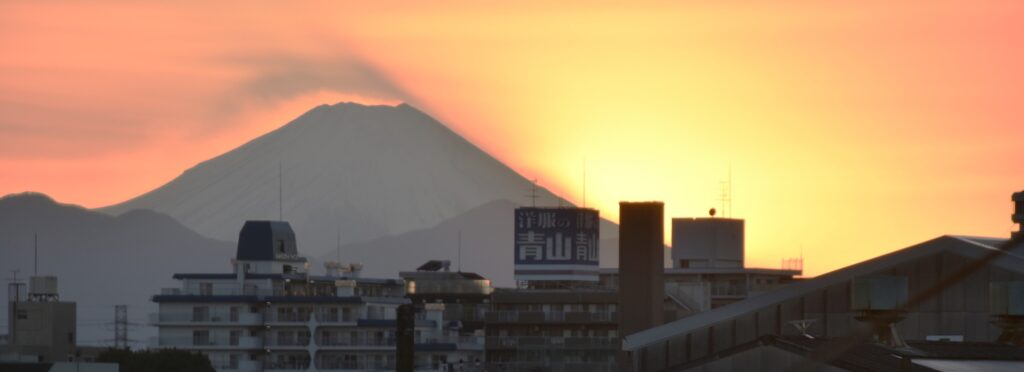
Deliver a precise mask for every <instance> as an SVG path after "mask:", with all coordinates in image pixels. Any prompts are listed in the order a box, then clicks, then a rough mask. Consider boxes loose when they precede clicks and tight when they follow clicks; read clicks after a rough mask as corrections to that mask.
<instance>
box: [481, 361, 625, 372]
mask: <svg viewBox="0 0 1024 372" xmlns="http://www.w3.org/2000/svg"><path fill="white" fill-rule="evenodd" d="M533 369H537V370H544V371H549V370H550V371H566V372H615V371H618V369H619V367H618V365H617V364H615V363H600V362H594V363H582V362H581V363H563V364H561V365H559V364H555V365H552V364H550V363H547V362H505V363H501V362H496V363H487V371H488V372H518V371H529V370H533ZM470 370H471V371H472V369H470Z"/></svg>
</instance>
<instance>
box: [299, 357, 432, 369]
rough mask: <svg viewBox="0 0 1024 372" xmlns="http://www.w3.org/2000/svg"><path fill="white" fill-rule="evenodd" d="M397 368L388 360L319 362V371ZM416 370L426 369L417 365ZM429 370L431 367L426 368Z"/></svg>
mask: <svg viewBox="0 0 1024 372" xmlns="http://www.w3.org/2000/svg"><path fill="white" fill-rule="evenodd" d="M395 368H396V366H395V362H388V361H380V362H377V361H370V360H367V361H363V360H360V361H342V360H339V361H323V362H321V363H317V367H316V370H317V371H394V370H395ZM414 369H415V370H416V371H423V370H425V369H421V368H419V366H417V367H416V368H414ZM426 370H429V369H426Z"/></svg>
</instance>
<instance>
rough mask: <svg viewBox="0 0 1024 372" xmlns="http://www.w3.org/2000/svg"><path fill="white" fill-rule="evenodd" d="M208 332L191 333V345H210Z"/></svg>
mask: <svg viewBox="0 0 1024 372" xmlns="http://www.w3.org/2000/svg"><path fill="white" fill-rule="evenodd" d="M210 344H211V343H210V331H192V345H196V346H203V345H210Z"/></svg>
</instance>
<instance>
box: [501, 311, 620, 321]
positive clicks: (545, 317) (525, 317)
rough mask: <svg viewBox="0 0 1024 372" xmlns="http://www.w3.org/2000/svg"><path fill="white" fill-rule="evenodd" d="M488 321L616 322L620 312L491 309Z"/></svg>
mask: <svg viewBox="0 0 1024 372" xmlns="http://www.w3.org/2000/svg"><path fill="white" fill-rule="evenodd" d="M486 320H487V322H488V323H567V324H587V323H616V322H618V313H616V312H613V311H601V312H584V311H578V312H576V311H564V312H563V311H491V312H488V313H487V314H486Z"/></svg>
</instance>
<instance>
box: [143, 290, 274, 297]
mask: <svg viewBox="0 0 1024 372" xmlns="http://www.w3.org/2000/svg"><path fill="white" fill-rule="evenodd" d="M282 294H283V292H282V291H274V290H273V289H260V288H212V289H210V290H207V291H204V290H198V289H196V290H185V289H183V288H161V289H160V295H161V296H259V297H266V296H280V295H282Z"/></svg>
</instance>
